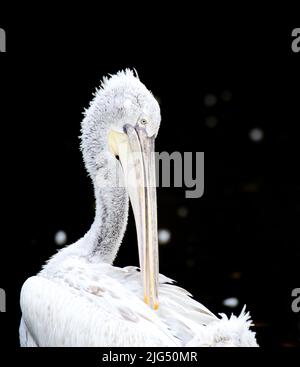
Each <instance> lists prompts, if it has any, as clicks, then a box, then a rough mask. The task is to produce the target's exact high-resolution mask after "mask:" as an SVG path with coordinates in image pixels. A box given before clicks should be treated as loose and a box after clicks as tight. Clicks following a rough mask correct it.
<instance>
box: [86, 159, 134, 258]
mask: <svg viewBox="0 0 300 367" xmlns="http://www.w3.org/2000/svg"><path fill="white" fill-rule="evenodd" d="M101 166H102V167H101V168H100V169H99V171H98V173H97V176H96V177H95V178H94V179H93V183H94V191H95V199H96V213H95V219H94V222H93V224H92V226H91V228H90V230H89V231H88V232H87V234H86V235H85V236H84V238H83V239H82V240H83V243H82V245H83V246H84V248H85V250H86V251H87V256H88V257H89V259H90V260H93V261H102V262H107V263H110V264H111V263H112V262H113V261H114V259H115V257H116V255H117V252H118V250H119V247H120V245H121V241H122V239H123V236H124V232H125V229H126V225H127V218H128V205H129V204H128V202H129V199H128V194H127V190H126V188H125V187H124V185H123V174H121V170H120V169H119V162H118V161H117V160H116V159H115V157H113V156H112V155H111V154H110V153H109V154H107V155H106V157H104V162H103V165H101ZM116 167H117V169H116ZM114 179H116V181H117V182H115V180H114Z"/></svg>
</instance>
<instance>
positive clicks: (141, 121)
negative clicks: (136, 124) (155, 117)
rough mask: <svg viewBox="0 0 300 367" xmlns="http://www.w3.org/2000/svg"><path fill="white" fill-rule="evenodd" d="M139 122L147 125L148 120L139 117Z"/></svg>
mask: <svg viewBox="0 0 300 367" xmlns="http://www.w3.org/2000/svg"><path fill="white" fill-rule="evenodd" d="M140 123H141V124H142V125H147V123H148V121H147V120H146V119H141V120H140Z"/></svg>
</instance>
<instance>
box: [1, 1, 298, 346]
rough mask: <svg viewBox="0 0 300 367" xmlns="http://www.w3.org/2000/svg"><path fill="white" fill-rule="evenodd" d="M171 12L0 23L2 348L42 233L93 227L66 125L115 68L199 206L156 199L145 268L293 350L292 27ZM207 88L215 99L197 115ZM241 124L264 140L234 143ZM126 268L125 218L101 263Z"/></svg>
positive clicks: (42, 257)
mask: <svg viewBox="0 0 300 367" xmlns="http://www.w3.org/2000/svg"><path fill="white" fill-rule="evenodd" d="M129 10H130V9H129ZM149 10H151V13H150V12H149ZM173 10H174V9H173V8H172V9H170V11H169V12H167V13H162V10H161V9H160V8H159V7H154V8H153V7H152V8H151V9H149V8H148V9H147V10H145V11H142V12H141V13H140V15H139V16H137V17H134V16H133V17H131V18H127V17H126V16H125V14H124V15H122V11H121V10H120V12H119V16H118V17H116V15H115V13H113V12H106V11H104V10H102V11H101V10H97V11H96V10H95V11H94V9H91V10H90V11H89V12H88V14H85V13H82V14H81V16H78V17H76V18H74V17H71V16H70V15H68V14H69V13H68V12H65V13H62V12H56V13H54V14H53V16H49V18H47V20H46V19H44V18H43V17H41V16H34V15H33V13H32V14H30V16H27V15H26V17H25V16H23V17H20V19H18V21H17V20H16V19H13V18H11V19H13V20H11V19H10V18H9V17H8V16H7V19H5V18H3V20H2V19H1V17H0V27H2V28H5V29H6V32H7V52H6V53H5V54H4V53H2V54H0V75H1V87H0V89H1V109H0V115H1V123H2V124H1V129H2V134H1V138H2V139H1V142H2V144H1V153H2V154H1V157H2V160H1V164H2V184H3V188H2V191H1V194H2V203H3V205H2V218H3V219H4V220H3V229H2V234H3V235H2V239H3V242H2V246H1V259H0V267H1V268H0V272H1V273H0V287H1V288H4V289H5V290H6V293H7V312H6V313H5V314H0V316H1V318H0V322H1V330H6V331H5V333H3V332H2V335H1V336H3V334H4V335H5V338H4V339H5V342H6V343H7V345H9V346H13V347H15V346H17V345H18V324H19V319H20V310H19V300H18V299H19V292H20V288H21V285H22V283H23V282H24V281H25V279H26V278H27V277H29V276H31V275H33V274H35V273H36V272H38V271H39V269H40V268H41V266H42V264H43V263H44V262H45V261H46V260H47V259H48V258H49V257H50V256H51V255H52V254H54V253H55V252H56V251H57V249H58V247H57V245H56V244H55V243H54V235H55V233H56V232H57V230H59V229H63V230H65V231H66V233H67V235H68V243H72V242H73V241H75V240H77V239H78V238H79V237H81V236H82V235H83V234H84V233H85V232H86V231H87V230H88V228H89V226H90V225H91V223H92V220H93V214H94V200H93V192H92V186H91V184H90V182H89V179H88V177H87V175H86V172H85V169H84V166H83V162H82V159H81V155H80V152H79V149H78V148H79V139H78V136H79V129H80V121H81V119H82V112H83V110H84V108H85V107H87V106H88V103H89V101H90V99H91V97H92V93H93V92H94V90H95V88H96V87H98V86H99V83H100V80H101V78H102V77H103V76H104V75H107V74H108V73H114V72H116V71H118V70H120V69H124V68H126V67H135V68H136V69H137V71H138V73H139V76H140V79H141V80H142V81H143V82H144V83H145V85H146V86H147V87H148V88H149V89H151V90H152V92H153V93H154V95H155V96H157V97H158V98H159V100H160V103H161V111H162V124H161V128H160V132H159V135H158V138H157V144H156V147H157V150H158V151H168V152H173V151H179V152H184V151H194V152H195V151H204V152H205V193H204V196H203V197H202V198H199V199H186V198H185V196H184V189H179V188H170V189H168V188H159V189H158V221H159V228H167V229H169V230H170V232H171V241H170V243H168V244H167V245H164V246H161V247H160V271H161V272H162V273H164V274H166V275H168V276H170V277H171V278H174V279H176V280H177V281H178V284H179V285H181V286H183V287H185V288H187V289H188V290H190V291H191V293H192V294H193V295H194V296H195V298H196V299H197V300H200V301H201V302H202V303H204V304H205V305H206V306H207V307H208V308H210V309H211V310H212V311H213V312H216V313H217V312H225V313H227V314H230V313H231V312H232V311H233V312H235V313H238V312H239V311H240V310H241V308H242V305H243V304H247V308H248V309H249V310H250V311H251V315H252V317H253V320H254V323H255V324H256V328H255V330H256V332H257V338H258V342H259V344H260V345H262V346H264V347H272V348H277V347H283V346H299V341H300V339H299V335H300V319H299V314H296V313H293V312H292V310H291V302H292V297H291V292H292V289H294V288H296V287H299V282H300V277H299V259H300V250H299V248H300V247H299V225H298V222H299V215H300V182H299V174H298V171H299V143H298V141H299V126H298V125H299V122H300V121H299V120H300V111H299V101H300V98H299V97H300V88H299V82H300V72H299V69H300V67H299V65H300V64H299V63H300V58H299V57H300V53H298V54H295V53H293V52H292V50H291V42H292V37H291V32H292V30H293V29H294V28H296V27H297V26H298V27H299V26H300V25H299V22H298V24H297V23H294V22H293V21H292V17H291V15H289V16H286V15H285V14H283V13H282V14H280V12H278V13H277V14H278V15H277V16H276V17H275V16H271V15H270V14H273V13H272V12H271V11H270V13H269V12H266V13H265V14H263V13H257V12H253V15H252V14H251V15H250V13H249V14H248V17H246V15H245V14H246V10H245V12H242V15H240V16H236V15H234V13H231V17H230V18H228V16H225V14H224V16H223V14H222V12H221V10H220V12H219V16H218V17H217V15H216V10H214V11H210V12H209V13H207V12H204V11H201V10H198V11H197V12H196V10H193V9H187V10H185V11H181V10H182V9H180V8H178V9H177V12H176V13H174V12H173ZM45 13H47V11H46V10H43V14H44V15H45ZM92 13H94V14H93V15H94V17H93V18H88V19H87V16H89V17H91V16H92ZM152 13H153V14H154V15H155V16H154V15H153V16H152V17H151V15H150V14H152ZM163 14H164V15H163ZM8 15H9V13H8ZM146 15H147V16H146ZM10 16H11V13H10ZM94 18H95V19H94ZM132 18H133V19H132ZM91 19H92V20H91ZM1 22H2V23H1ZM224 91H230V92H231V93H232V98H231V99H230V100H229V101H224V100H223V99H222V96H223V92H224ZM210 93H213V94H214V95H215V96H216V97H217V102H216V104H215V105H214V106H212V107H207V106H205V104H204V99H205V96H206V95H207V94H210ZM210 116H214V117H215V118H216V119H217V124H216V126H215V127H213V128H210V127H208V126H207V124H206V121H207V118H208V117H210ZM255 127H259V128H261V129H262V130H263V132H264V139H263V140H262V141H260V142H257V143H255V142H253V141H251V139H249V131H250V130H251V129H252V128H255ZM180 207H185V208H187V210H188V215H187V216H186V217H185V218H182V217H180V216H178V212H177V211H178V208H180ZM129 264H130V265H134V264H137V247H136V238H135V227H134V223H133V217H132V216H131V218H130V220H129V225H128V229H127V232H126V235H125V238H124V241H123V245H122V247H121V249H120V252H119V255H118V258H117V261H116V265H119V266H125V265H129ZM228 297H237V298H238V299H239V301H240V304H239V305H238V307H237V308H236V309H229V308H226V307H225V306H224V305H223V304H222V301H223V300H224V299H225V298H228Z"/></svg>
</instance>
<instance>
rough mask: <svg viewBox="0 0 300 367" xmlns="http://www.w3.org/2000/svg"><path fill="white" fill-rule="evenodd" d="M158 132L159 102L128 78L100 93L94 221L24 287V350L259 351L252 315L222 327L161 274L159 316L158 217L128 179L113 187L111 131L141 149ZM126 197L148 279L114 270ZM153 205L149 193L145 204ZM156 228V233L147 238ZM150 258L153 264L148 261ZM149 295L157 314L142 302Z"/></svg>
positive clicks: (92, 160)
mask: <svg viewBox="0 0 300 367" xmlns="http://www.w3.org/2000/svg"><path fill="white" fill-rule="evenodd" d="M159 123H160V111H159V106H158V104H157V102H156V101H155V99H154V98H153V96H152V94H151V93H150V92H149V91H148V90H147V89H146V87H145V86H144V85H143V84H142V83H141V82H140V81H139V79H138V78H137V77H135V76H134V74H133V73H132V72H131V71H130V70H126V71H125V72H119V73H118V74H116V75H114V76H112V77H111V78H110V79H105V80H104V82H103V85H102V88H100V89H99V90H98V91H97V92H96V94H95V98H94V100H93V101H92V103H91V105H90V108H89V109H88V110H87V111H86V114H85V118H84V120H83V123H82V150H83V156H84V161H85V165H86V167H87V170H88V172H89V175H90V176H91V178H92V181H93V184H94V189H95V197H96V216H95V221H94V223H93V225H92V226H91V229H90V230H89V232H88V233H87V234H86V235H85V236H84V237H83V238H81V239H80V240H79V241H77V242H76V243H75V244H73V245H70V246H68V247H66V248H64V249H62V250H60V251H59V252H58V253H57V254H56V255H55V256H53V258H52V259H50V260H49V262H48V263H47V264H46V265H45V266H44V268H43V269H42V271H41V272H40V273H39V274H38V275H37V276H33V277H31V278H29V279H27V281H26V282H25V283H24V285H23V287H22V291H21V297H20V304H21V309H22V320H21V325H20V344H21V346H27V347H30V346H39V347H47V346H53V347H55V346H72V347H75V346H78V347H80V346H95V347H101V346H109V347H114V346H149V347H152V346H153V347H163V346H164V347H167V346H170V347H172V346H257V343H256V339H255V334H254V332H252V331H251V330H250V329H249V327H250V321H249V315H248V314H245V311H244V309H243V311H242V313H241V315H240V316H239V317H236V316H231V318H230V319H228V318H227V317H226V316H225V315H221V318H218V317H216V316H215V315H213V314H212V313H211V312H210V311H209V310H208V309H207V308H206V307H204V306H203V305H202V304H200V303H198V302H196V301H195V300H194V299H193V298H191V295H190V294H189V293H188V292H187V291H186V290H184V289H182V288H179V287H177V286H175V285H174V284H172V283H173V281H172V280H171V279H169V278H167V277H165V276H163V275H161V274H159V276H158V283H159V286H158V287H157V288H158V291H159V307H158V309H157V310H156V309H155V308H157V307H156V298H155V297H156V296H155V282H154V283H151V280H152V279H154V280H155V278H156V275H157V274H156V269H155V263H156V261H157V260H158V259H157V258H156V257H155V244H156V242H157V239H156V237H155V221H154V224H153V220H151V221H149V222H147V223H148V224H147V226H146V231H145V226H144V225H143V223H142V221H141V222H140V224H139V220H140V218H139V217H140V216H141V217H143V216H144V218H146V219H145V221H147V220H148V219H147V218H148V217H147V215H149V216H150V211H149V212H147V210H146V209H145V208H144V211H143V207H140V208H142V209H140V211H138V209H136V208H138V205H137V204H136V203H137V202H139V203H141V202H142V200H141V199H140V198H139V199H137V197H136V198H135V197H134V193H132V191H130V190H132V189H130V188H129V187H128V183H127V186H126V177H125V175H124V177H121V175H122V174H121V173H120V172H119V171H118V179H119V180H120V181H121V182H124V183H125V184H124V185H119V186H118V187H116V185H115V184H114V185H113V184H112V180H113V179H115V177H114V174H113V172H114V171H113V170H114V167H115V165H116V164H117V165H119V163H118V161H117V160H116V159H115V156H114V154H116V153H118V155H119V154H120V156H121V155H122V154H123V153H122V151H121V150H120V151H117V152H115V151H112V148H111V146H112V147H113V150H114V149H115V141H114V140H113V142H112V143H111V141H110V140H109V136H110V135H109V134H110V132H111V130H113V131H114V132H117V133H118V134H122V133H123V132H124V131H126V133H127V134H128V136H129V137H130V136H131V135H130V134H131V130H130V129H133V128H135V129H136V131H137V132H138V137H139V140H138V141H139V142H140V144H141V147H142V148H143V144H144V143H143V142H144V140H143V139H145V141H146V142H147V141H148V140H149V138H148V137H151V139H153V140H154V136H155V135H156V134H157V131H158V127H159ZM128 124H129V125H131V126H129V127H128ZM132 124H133V125H132ZM141 124H142V125H143V127H142V129H143V131H144V133H141V132H140V129H141V126H142V125H141ZM124 126H125V128H124ZM126 126H127V128H126ZM124 129H125V130H124ZM132 131H133V130H132ZM142 134H144V138H143V135H142ZM122 138H123V135H122ZM147 139H148V140H147ZM149 141H150V140H149ZM141 150H142V149H141ZM143 162H145V161H143ZM144 164H145V163H144ZM122 168H124V167H122ZM135 168H136V167H135ZM144 168H145V169H147V167H144ZM150 176H151V173H150ZM145 177H146V178H145V180H146V179H147V175H145ZM126 187H127V188H126ZM128 192H129V196H130V199H131V201H132V203H133V207H134V212H135V217H136V223H137V228H138V236H140V237H139V250H140V262H141V269H142V270H141V271H139V269H138V268H135V267H126V268H118V267H114V266H112V265H111V264H112V262H113V260H114V258H115V256H116V254H117V251H118V248H119V246H120V243H121V240H122V237H123V234H124V231H125V228H126V224H127V215H128ZM143 195H144V194H142V196H143ZM147 195H149V191H147V190H145V195H144V196H143V199H144V200H147V197H148V196H147ZM151 195H152V196H151ZM151 195H149V197H148V199H149V198H150V199H151V200H152V199H153V200H152V201H154V202H155V196H153V195H154V194H153V192H152V194H151ZM150 199H149V200H150ZM138 200H140V201H138ZM155 204H156V202H155ZM148 205H149V203H148ZM146 207H147V206H146ZM154 209H155V206H153V210H152V211H151V214H152V215H153V213H154V212H155V210H154ZM148 210H149V209H148ZM151 218H152V219H153V218H154V217H151ZM154 219H156V218H154ZM149 223H150V224H151V223H152V225H153V228H150V229H149ZM151 230H152V236H151V235H150V237H149V241H148V242H147V240H146V239H145V240H143V234H144V233H146V234H148V232H149V231H150V232H151ZM147 231H148V232H147ZM147 238H148V237H147ZM147 246H148V247H147ZM145 249H146V250H147V251H146V250H145ZM152 251H153V253H152ZM149 253H150V255H149V257H150V260H149V259H147V256H148V255H145V254H149ZM152 254H154V255H153V256H154V257H153V258H152V259H151V255H152ZM145 256H146V257H145ZM147 261H149V263H148V262H147ZM151 261H152V262H151ZM153 264H154V267H153ZM143 279H144V280H145V279H146V280H145V282H146V283H143ZM148 281H149V282H150V285H149V283H147V282H148ZM145 284H146V285H145ZM147 284H148V288H147ZM148 295H149V297H150V298H149V300H150V301H149V300H148V301H149V302H147V303H149V304H150V305H151V303H152V307H149V305H147V304H146V303H145V302H144V300H146V301H147V299H148ZM157 302H158V301H157Z"/></svg>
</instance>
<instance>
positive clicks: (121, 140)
mask: <svg viewBox="0 0 300 367" xmlns="http://www.w3.org/2000/svg"><path fill="white" fill-rule="evenodd" d="M154 140H155V137H154V136H153V137H148V136H147V134H146V131H145V129H143V128H141V127H135V128H134V127H133V126H131V125H126V126H125V134H123V133H118V132H115V131H111V132H110V133H109V146H110V149H111V151H112V153H113V154H115V155H117V156H119V160H120V163H121V166H122V168H123V172H124V178H125V185H126V187H127V190H128V194H129V198H130V201H131V205H132V208H133V213H134V217H135V224H136V229H137V237H138V247H139V260H140V268H141V273H142V277H143V287H144V301H145V303H147V304H148V305H149V306H150V307H152V308H153V309H154V310H157V309H158V241H157V204H156V182H155V159H154Z"/></svg>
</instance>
